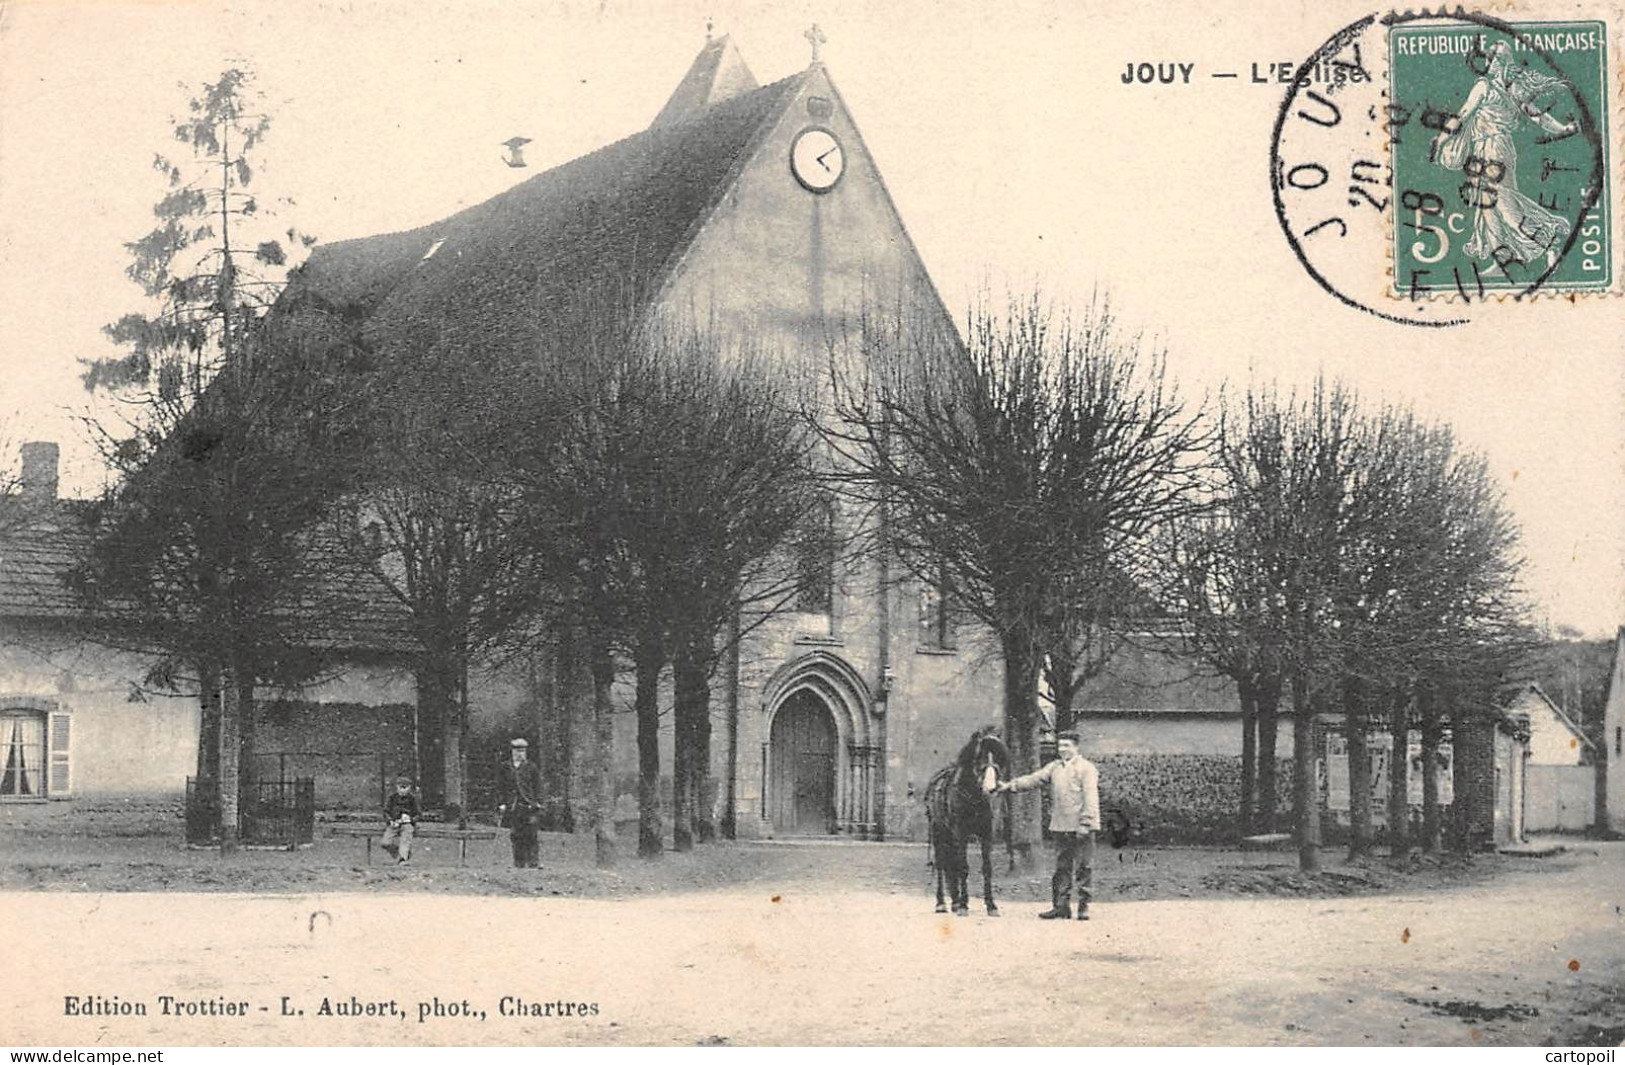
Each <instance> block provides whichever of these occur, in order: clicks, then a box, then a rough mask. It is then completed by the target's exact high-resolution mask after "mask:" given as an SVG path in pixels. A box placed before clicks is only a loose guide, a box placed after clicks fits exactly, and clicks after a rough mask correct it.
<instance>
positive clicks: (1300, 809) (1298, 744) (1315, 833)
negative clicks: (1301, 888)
mask: <svg viewBox="0 0 1625 1065" xmlns="http://www.w3.org/2000/svg"><path fill="white" fill-rule="evenodd" d="M1318 791H1319V789H1318V788H1316V787H1315V711H1314V707H1313V706H1312V705H1311V703H1310V698H1309V681H1308V678H1307V677H1305V676H1303V675H1302V674H1298V675H1296V676H1294V677H1293V678H1292V810H1293V815H1294V816H1295V818H1296V819H1297V825H1298V868H1299V869H1300V870H1301V871H1303V872H1305V873H1313V872H1317V871H1318V870H1319V869H1320V796H1319V794H1318Z"/></svg>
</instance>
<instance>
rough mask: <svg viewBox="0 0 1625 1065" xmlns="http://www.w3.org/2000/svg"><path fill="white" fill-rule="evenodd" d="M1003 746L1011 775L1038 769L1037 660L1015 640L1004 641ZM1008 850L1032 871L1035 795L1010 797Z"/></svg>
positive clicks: (1037, 807) (1035, 843) (1036, 834)
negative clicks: (1008, 755) (1009, 848)
mask: <svg viewBox="0 0 1625 1065" xmlns="http://www.w3.org/2000/svg"><path fill="white" fill-rule="evenodd" d="M1003 650H1004V742H1005V745H1006V746H1007V747H1008V748H1009V749H1010V761H1011V772H1012V773H1015V774H1016V775H1018V776H1019V775H1021V774H1023V773H1030V772H1032V771H1033V770H1034V769H1037V768H1038V668H1039V667H1038V656H1037V654H1036V653H1035V652H1033V651H1032V650H1031V649H1030V648H1029V647H1028V646H1027V645H1026V644H1025V643H1024V642H1023V641H1021V640H1020V638H1019V637H1014V638H1008V639H1006V640H1005V641H1004V648H1003ZM1014 799H1015V801H1014V802H1013V803H1012V804H1011V805H1012V813H1013V816H1012V817H1011V846H1012V848H1013V849H1014V851H1015V854H1016V856H1017V860H1018V861H1019V862H1020V863H1021V867H1022V868H1023V869H1028V870H1030V869H1032V868H1034V866H1035V864H1036V861H1037V849H1038V844H1039V842H1040V840H1041V838H1042V836H1041V834H1040V831H1039V824H1038V817H1039V810H1040V809H1041V807H1040V804H1039V797H1038V793H1037V792H1036V791H1025V792H1019V793H1017V794H1016V795H1015V796H1014Z"/></svg>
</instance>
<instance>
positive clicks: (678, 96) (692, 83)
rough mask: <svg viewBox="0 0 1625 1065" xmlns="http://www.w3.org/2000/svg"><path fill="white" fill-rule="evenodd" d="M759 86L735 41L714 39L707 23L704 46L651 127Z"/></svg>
mask: <svg viewBox="0 0 1625 1065" xmlns="http://www.w3.org/2000/svg"><path fill="white" fill-rule="evenodd" d="M759 87H760V86H759V85H758V84H757V81H756V76H755V75H754V74H752V73H751V72H750V68H749V67H747V66H746V65H745V60H744V59H743V58H741V56H740V55H739V49H737V48H735V47H734V43H733V41H732V40H730V39H729V38H728V37H726V36H722V37H718V38H716V39H715V40H713V39H712V38H711V32H710V25H709V24H707V26H706V37H705V47H704V48H701V49H700V54H699V55H698V56H696V57H695V59H694V65H693V66H691V67H689V68H688V73H687V74H685V75H684V76H683V80H682V81H680V82H678V84H677V88H676V90H675V91H674V92H672V94H671V99H669V100H667V101H666V106H665V107H662V108H661V109H660V113H659V114H658V115H656V116H655V120H654V121H653V122H651V123H650V124H649V128H650V129H658V128H659V127H661V126H670V125H675V124H676V123H678V122H686V121H687V120H688V119H690V118H693V117H694V116H695V115H697V114H699V113H700V112H701V111H704V110H705V109H706V108H708V107H710V106H711V105H712V104H716V103H721V102H722V101H723V100H726V99H729V98H730V97H734V96H738V95H739V94H740V93H744V92H749V91H750V90H752V89H755V88H759Z"/></svg>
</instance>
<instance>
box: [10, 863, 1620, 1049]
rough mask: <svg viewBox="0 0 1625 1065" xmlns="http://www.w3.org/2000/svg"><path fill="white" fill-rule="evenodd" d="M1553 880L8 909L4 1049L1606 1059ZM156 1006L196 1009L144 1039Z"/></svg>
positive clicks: (1615, 947) (1588, 929)
mask: <svg viewBox="0 0 1625 1065" xmlns="http://www.w3.org/2000/svg"><path fill="white" fill-rule="evenodd" d="M1562 861H1563V862H1564V863H1565V864H1564V865H1563V866H1562V867H1561V868H1558V869H1555V870H1554V869H1553V868H1552V867H1551V866H1547V867H1546V868H1544V869H1541V870H1539V871H1538V872H1536V871H1534V867H1533V866H1532V867H1531V871H1530V872H1529V873H1527V874H1524V873H1513V874H1510V875H1508V876H1506V877H1503V878H1500V879H1498V880H1497V881H1495V882H1494V883H1491V884H1488V885H1478V886H1474V887H1472V888H1469V889H1465V890H1458V891H1439V892H1431V893H1427V894H1424V895H1413V896H1354V897H1347V898H1338V899H1312V900H1299V899H1278V898H1264V899H1251V898H1244V899H1196V900H1188V901H1186V900H1153V901H1136V902H1119V903H1115V904H1112V903H1109V902H1108V903H1105V904H1102V905H1100V906H1099V907H1098V910H1099V912H1098V916H1097V919H1096V920H1094V921H1092V922H1090V923H1087V924H1084V923H1080V922H1070V923H1068V924H1066V925H1062V926H1059V927H1058V926H1057V924H1056V923H1052V922H1041V921H1038V920H1035V919H1034V914H1035V913H1036V911H1037V909H1038V908H1039V907H1038V906H1037V905H1036V904H1034V903H1030V902H1013V903H1010V904H1008V906H1007V910H1006V915H1005V916H1003V917H1001V918H998V919H990V918H987V917H984V916H980V915H973V916H971V917H969V918H953V917H939V916H935V915H933V914H931V913H930V912H929V910H928V907H927V906H926V905H924V904H923V902H924V900H922V899H921V898H919V897H914V896H906V895H899V894H893V893H884V892H878V891H851V890H840V889H837V888H832V887H831V886H830V885H829V884H828V882H827V881H817V882H810V883H808V884H805V885H801V886H798V884H797V883H786V884H784V885H783V886H782V887H780V888H778V889H776V890H775V891H774V893H773V894H769V892H768V890H765V889H763V890H758V889H755V888H754V887H752V888H744V889H738V890H727V891H710V892H703V893H691V894H678V895H669V896H661V897H653V898H646V899H642V900H636V901H606V900H598V899H570V898H546V897H544V898H535V899H520V898H491V897H485V898H471V897H465V896H446V895H431V894H410V895H405V894H402V895H377V894H356V893H349V894H315V895H298V896H294V895H288V896H251V895H232V894H208V895H200V894H102V893H72V894H68V893H49V892H34V893H12V894H6V895H0V911H3V913H4V916H5V924H6V927H7V929H8V934H7V940H8V941H7V945H6V948H7V949H6V953H7V955H8V957H10V958H12V959H27V961H26V963H24V964H21V965H18V964H12V965H10V966H8V969H9V971H10V972H9V975H8V976H7V978H6V980H5V985H6V986H5V988H4V990H5V994H4V996H3V1003H0V1042H3V1043H8V1044H20V1045H30V1044H32V1045H41V1046H43V1045H91V1044H99V1045H104V1046H106V1045H132V1044H160V1045H191V1044H205V1043H227V1044H316V1043H322V1044H325V1043H400V1044H419V1043H473V1044H486V1043H530V1044H537V1043H625V1044H630V1043H678V1044H692V1043H696V1042H705V1041H716V1040H719V1039H721V1040H728V1041H730V1042H733V1043H784V1042H818V1043H938V1042H960V1041H971V1042H990V1043H1015V1042H1039V1043H1053V1042H1065V1043H1107V1044H1140V1043H1155V1044H1212V1043H1220V1044H1254V1043H1262V1044H1315V1045H1325V1044H1351V1045H1372V1044H1375V1045H1386V1044H1423V1045H1463V1044H1471V1043H1475V1042H1481V1043H1485V1044H1491V1045H1494V1044H1533V1043H1541V1042H1548V1041H1549V1042H1557V1043H1571V1042H1575V1041H1579V1040H1582V1039H1588V1040H1590V1041H1593V1042H1596V1041H1607V1040H1611V1041H1612V1043H1618V1042H1619V1041H1620V1039H1621V1038H1622V1037H1625V844H1601V845H1593V844H1585V845H1583V846H1582V848H1581V851H1580V853H1578V854H1576V855H1573V856H1566V857H1565V858H1564V859H1562ZM25 974H26V975H25ZM68 996H77V998H78V999H79V1000H80V1001H79V1005H80V1006H81V1007H85V1008H88V1010H89V1011H90V1013H89V1015H83V1014H81V1015H77V1016H70V1015H65V1008H67V1004H66V999H67V997H68ZM115 996H116V999H117V1001H116V1002H115V1001H114V999H115ZM160 996H169V998H170V999H171V1000H173V1002H174V1003H187V1002H195V1003H205V1004H210V1005H205V1006H203V1007H200V1008H201V1009H202V1011H203V1012H202V1013H200V1014H199V1015H193V1016H165V1015H164V1013H163V1007H164V1001H165V1000H164V999H162V998H161V997H160ZM324 1000H325V1001H326V1003H327V1005H328V1006H329V1007H330V1008H332V1009H333V1011H334V1012H333V1014H332V1015H325V1014H323V1013H321V1012H320V1011H321V1009H322V1005H323V1002H324ZM135 1004H140V1005H142V1006H144V1007H145V1008H146V1011H147V1012H146V1014H145V1015H144V1016H140V1015H137V1016H129V1015H125V1016H118V1015H107V1014H106V1012H105V1011H106V1010H108V1009H120V1008H128V1007H131V1006H133V1005H135ZM391 1004H392V1005H393V1007H394V1009H395V1010H396V1011H398V1015H397V1014H396V1013H392V1012H390V1006H391ZM437 1004H438V1007H439V1009H438V1010H437V1009H436V1006H437ZM465 1004H466V1008H465ZM564 1004H573V1008H570V1009H568V1010H566V1009H565V1006H564ZM583 1004H584V1006H585V1008H583ZM341 1006H342V1007H343V1009H342V1010H341V1009H340V1008H339V1007H341ZM352 1006H354V1007H356V1009H357V1011H359V1012H360V1013H361V1014H363V1015H360V1016H352V1015H349V1014H350V1013H351V1012H352V1010H351V1007H352ZM238 1009H240V1010H241V1012H240V1013H232V1012H230V1011H235V1010H238ZM211 1010H212V1011H214V1012H216V1013H221V1012H224V1013H225V1015H209V1013H210V1011H211ZM299 1010H302V1011H303V1013H302V1014H300V1013H297V1012H291V1011H299ZM369 1012H371V1013H373V1014H375V1015H371V1016H369V1015H366V1014H367V1013H369ZM379 1013H381V1014H382V1015H376V1014H379ZM505 1013H506V1014H508V1015H504V1014H505ZM452 1014H456V1015H452ZM561 1014H564V1015H561ZM583 1014H585V1015H583Z"/></svg>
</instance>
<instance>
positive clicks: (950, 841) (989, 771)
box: [925, 726, 1015, 917]
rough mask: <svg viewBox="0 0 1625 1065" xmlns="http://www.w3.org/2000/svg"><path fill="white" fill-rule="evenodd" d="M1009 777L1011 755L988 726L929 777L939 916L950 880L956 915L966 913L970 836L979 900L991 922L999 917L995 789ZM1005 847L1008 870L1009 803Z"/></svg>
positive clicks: (927, 792)
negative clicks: (977, 848) (975, 844)
mask: <svg viewBox="0 0 1625 1065" xmlns="http://www.w3.org/2000/svg"><path fill="white" fill-rule="evenodd" d="M1009 773H1010V752H1009V750H1008V749H1007V748H1006V747H1005V745H1004V741H1002V740H1000V739H999V737H998V734H997V733H996V732H995V731H994V729H993V728H992V727H991V726H988V727H985V728H980V729H977V730H976V731H975V732H973V733H971V737H970V742H969V743H967V744H965V746H964V748H963V749H962V750H961V751H960V752H959V757H957V758H955V759H954V762H953V764H952V765H949V766H946V767H944V768H942V769H940V770H938V771H937V773H936V774H935V775H934V776H932V778H931V782H930V783H929V784H927V785H926V788H925V816H926V820H927V822H928V824H929V826H930V844H929V846H930V850H931V854H932V855H933V856H934V858H933V860H932V862H931V864H932V865H934V866H935V867H936V870H937V912H938V913H947V912H948V907H947V906H945V905H944V904H943V898H942V883H943V879H944V877H946V878H947V881H948V890H949V893H950V894H951V895H952V896H953V906H954V913H956V914H958V915H959V916H961V917H964V916H966V915H967V914H969V913H970V863H969V862H968V861H967V860H966V857H965V847H966V844H967V843H968V842H969V840H970V838H971V837H972V836H975V837H976V838H977V839H979V840H980V841H981V843H982V901H983V902H984V903H985V904H986V906H987V913H988V916H989V917H997V916H998V915H999V908H998V906H996V905H994V903H993V801H992V795H993V790H994V789H995V788H996V787H998V785H999V782H1000V780H1001V779H1005V778H1007V777H1008V776H1009ZM1004 814H1005V816H1004V845H1005V848H1006V850H1008V851H1010V861H1011V866H1010V867H1011V868H1012V869H1013V868H1015V852H1014V849H1013V847H1012V845H1011V839H1010V810H1009V800H1008V799H1006V802H1005V811H1004Z"/></svg>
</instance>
